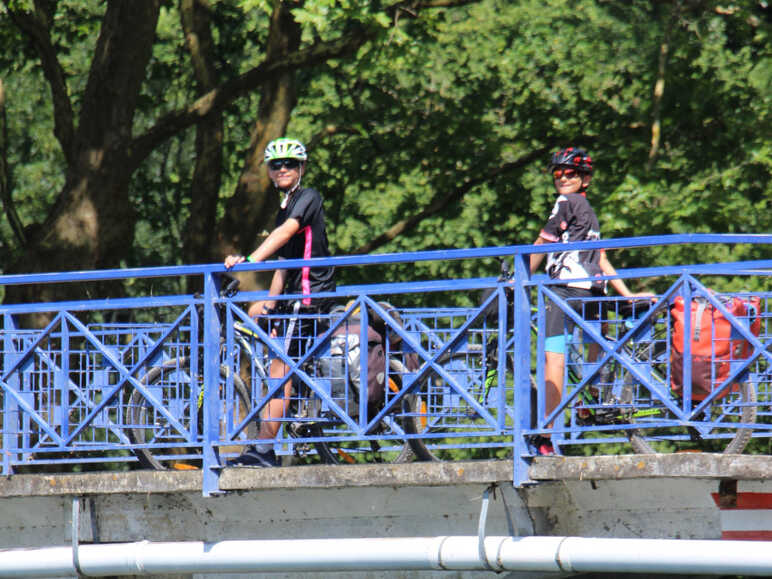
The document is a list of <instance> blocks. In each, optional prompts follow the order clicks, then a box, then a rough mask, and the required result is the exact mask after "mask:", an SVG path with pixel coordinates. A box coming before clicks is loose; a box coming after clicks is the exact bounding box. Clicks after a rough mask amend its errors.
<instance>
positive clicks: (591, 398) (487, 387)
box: [410, 265, 758, 460]
mask: <svg viewBox="0 0 772 579" xmlns="http://www.w3.org/2000/svg"><path fill="white" fill-rule="evenodd" d="M509 279H511V274H509V272H508V271H507V270H506V267H505V266H504V265H503V267H502V274H501V276H500V277H499V281H500V282H501V281H508V280H509ZM604 299H605V301H607V302H609V303H611V304H612V307H611V308H610V310H609V311H607V313H606V318H605V319H604V320H602V326H603V327H604V330H603V331H602V336H603V339H604V340H605V341H606V342H607V345H608V346H609V347H610V348H611V349H612V350H615V351H616V352H617V353H618V354H619V355H621V356H622V357H623V358H624V359H625V360H626V361H627V364H626V365H624V364H620V363H619V362H617V360H616V358H614V357H613V356H610V355H609V356H608V358H607V359H605V360H603V356H604V354H605V352H601V353H600V357H599V358H598V359H596V360H594V361H591V360H589V359H588V356H587V355H586V352H585V353H584V354H583V355H582V356H580V357H579V358H577V357H576V356H574V357H573V359H572V358H571V356H570V354H569V356H568V357H567V358H568V359H567V363H566V368H567V380H566V382H565V384H566V388H565V389H564V398H563V399H564V400H566V399H569V403H568V405H567V406H566V410H567V413H566V414H567V418H568V425H569V430H568V436H569V438H568V439H564V442H568V443H580V442H581V440H580V439H585V438H586V437H587V436H588V434H589V433H590V432H593V431H595V432H597V431H598V430H600V431H601V432H604V433H606V434H612V435H613V434H615V433H616V434H617V436H616V437H615V438H614V437H612V438H610V439H608V440H604V439H603V438H598V439H597V440H594V441H593V442H599V443H603V442H624V443H626V444H629V446H630V447H631V448H632V450H633V451H634V452H636V453H644V454H652V453H659V452H671V451H679V450H686V449H692V450H695V449H709V450H718V451H721V452H724V453H740V452H742V450H743V449H744V448H745V446H746V445H747V443H748V441H749V440H750V438H751V436H752V431H753V429H752V427H748V428H738V427H737V425H738V424H753V423H755V421H756V414H757V404H756V388H755V387H754V381H753V379H752V378H751V377H750V376H749V374H748V373H746V375H745V377H744V378H743V380H741V381H740V382H739V384H738V385H737V387H734V388H731V389H729V391H728V392H727V394H726V395H725V396H722V397H718V398H716V399H715V400H714V401H713V402H711V403H710V404H709V405H707V406H706V407H705V409H703V411H702V412H701V413H700V414H699V415H696V414H692V416H689V412H690V409H691V408H693V407H696V406H692V405H691V401H690V402H689V403H687V402H685V401H683V400H682V399H679V397H678V396H676V395H675V394H674V393H673V392H672V391H671V388H670V374H669V371H670V370H669V368H670V332H671V330H670V328H671V325H670V322H669V319H668V315H669V310H668V309H667V306H666V304H664V303H663V304H661V305H660V306H656V307H654V308H652V307H651V306H652V303H651V300H650V299H649V298H643V299H638V300H632V301H630V302H628V301H627V300H626V299H606V298H604ZM507 307H508V308H509V309H510V310H511V309H512V308H513V304H512V303H509V304H508V306H507ZM649 312H650V313H649ZM532 314H533V315H532V320H531V332H532V336H533V338H534V340H535V339H536V338H537V328H536V324H535V314H536V311H535V308H534V309H532ZM446 315H447V316H448V317H451V316H452V315H453V314H452V313H451V312H450V311H449V312H448V313H447V314H446ZM455 315H457V316H460V317H461V318H462V321H461V322H456V323H455V324H454V323H452V322H449V323H446V324H445V325H446V326H447V329H446V337H447V336H449V335H450V334H451V332H450V328H451V327H453V326H454V325H455V326H456V327H458V326H461V325H462V324H463V317H464V315H465V312H463V311H461V310H460V311H457V312H456V314H455ZM639 321H641V323H640V324H638V322H639ZM507 325H508V326H509V325H511V324H507ZM423 330H424V331H426V328H424V329H423ZM631 330H634V331H633V332H632V333H631V334H630V335H629V336H626V335H625V334H627V333H628V332H629V331H631ZM475 332H476V333H477V334H478V338H477V339H475V338H474V336H472V337H471V338H470V340H469V342H468V343H466V344H465V345H464V347H462V348H460V349H457V350H454V351H449V352H447V353H446V354H444V355H442V356H440V357H438V358H437V359H436V360H435V364H436V365H437V366H440V367H441V368H442V370H443V373H444V374H445V376H441V374H440V372H438V371H436V370H433V369H432V370H429V372H428V376H427V378H426V381H425V382H424V383H422V384H421V386H420V387H419V388H417V389H416V395H417V400H418V409H419V416H418V418H419V420H418V421H416V424H417V425H419V426H420V429H419V430H417V431H415V432H414V433H413V434H416V435H417V436H415V437H414V438H411V439H410V444H411V446H412V447H413V452H414V453H415V455H416V457H417V458H419V459H420V460H447V459H453V458H456V457H458V455H459V452H458V450H456V449H457V448H458V447H459V445H458V440H459V439H460V438H462V437H465V436H469V435H470V433H472V434H474V433H475V431H480V432H481V437H488V440H482V441H480V442H478V443H476V444H466V445H465V447H466V448H467V449H470V450H471V451H473V452H478V454H479V449H480V448H484V447H486V446H496V442H498V443H502V442H504V441H505V439H506V435H505V434H504V433H503V430H505V429H501V428H499V429H498V430H495V429H492V428H488V429H487V430H486V428H485V425H486V419H485V417H484V415H483V413H482V412H481V411H480V409H481V408H482V410H483V411H485V410H486V409H488V408H490V407H491V405H489V404H488V399H489V397H490V396H491V395H492V392H497V391H498V384H497V370H498V363H497V357H496V356H497V347H496V345H497V341H498V332H497V329H496V328H492V327H485V326H484V325H482V326H480V327H478V328H477V329H476V330H469V333H470V334H474V333H475ZM429 333H431V332H429ZM438 342H439V343H440V344H442V343H444V340H442V339H440V340H438ZM471 342H474V343H471ZM512 343H513V337H512V336H511V335H510V336H508V337H507V344H512ZM575 345H576V344H575V343H572V344H571V347H573V346H575ZM507 351H508V352H511V348H509V346H508V347H507ZM505 368H506V370H507V372H508V373H511V372H512V370H513V368H514V364H513V361H512V359H511V354H507V360H506V364H505ZM583 376H586V377H587V379H586V380H583ZM757 381H758V380H757ZM530 382H531V408H532V410H533V409H534V408H535V406H536V405H535V403H534V398H535V395H536V391H537V387H536V382H535V380H534V377H533V375H530ZM461 389H463V390H464V391H465V392H466V394H468V395H469V396H467V397H465V396H463V395H462V394H461V393H460V390H461ZM496 395H497V396H499V398H498V402H499V403H501V402H504V403H505V404H511V400H512V398H513V396H514V391H513V387H512V383H511V376H508V377H507V379H506V381H505V388H504V391H503V392H501V393H498V392H497V394H496ZM473 401H476V402H477V403H478V405H479V406H478V407H475V406H476V405H475V404H474V403H473ZM499 407H503V406H499ZM684 415H686V416H689V418H688V420H684V418H683V416H684ZM531 418H532V424H533V425H535V424H536V416H535V415H534V414H533V413H532V417H531ZM505 420H506V421H508V422H507V424H509V425H511V423H512V420H513V419H512V417H511V416H509V415H507V416H505ZM685 422H686V423H687V424H686V425H684V423H685ZM488 423H489V421H488ZM480 426H482V428H480ZM598 427H599V428H598ZM560 430H561V429H560V428H558V429H556V431H557V433H556V435H557V437H559V436H560V435H561V434H560ZM620 433H621V435H622V436H621V438H620V437H619V436H618V434H620ZM478 438H479V437H478ZM500 446H503V445H500ZM467 452H469V450H467ZM497 452H499V454H501V453H502V452H505V451H497Z"/></svg>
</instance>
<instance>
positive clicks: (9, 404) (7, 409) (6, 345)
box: [3, 314, 19, 475]
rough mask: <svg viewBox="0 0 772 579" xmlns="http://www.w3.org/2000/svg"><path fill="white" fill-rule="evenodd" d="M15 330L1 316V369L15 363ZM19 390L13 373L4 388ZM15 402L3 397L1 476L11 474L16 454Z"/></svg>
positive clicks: (9, 319) (12, 323) (8, 316)
mask: <svg viewBox="0 0 772 579" xmlns="http://www.w3.org/2000/svg"><path fill="white" fill-rule="evenodd" d="M15 330H16V322H15V321H14V319H13V316H12V315H11V314H3V368H10V367H12V366H13V364H14V363H15V362H16V360H15V359H14V358H15V357H16V355H15V354H14V352H15V348H14V346H13V338H12V333H13V332H14V331H15ZM14 386H16V390H19V373H18V372H14V373H13V374H11V375H10V376H8V378H6V386H4V388H5V387H8V388H13V387H14ZM17 408H18V406H17V405H16V400H15V399H14V397H13V396H9V395H8V393H5V395H4V396H3V474H4V475H10V474H13V467H12V466H11V456H12V455H15V453H16V442H15V441H16V440H17V437H16V436H14V429H15V427H16V424H17V421H18V415H17Z"/></svg>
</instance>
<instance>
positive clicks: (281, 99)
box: [218, 2, 301, 257]
mask: <svg viewBox="0 0 772 579" xmlns="http://www.w3.org/2000/svg"><path fill="white" fill-rule="evenodd" d="M286 4H287V3H285V2H276V3H275V5H274V11H273V15H272V17H271V27H270V30H269V34H268V46H267V48H266V61H268V62H272V61H274V60H277V59H279V58H281V57H282V56H285V55H288V54H291V53H293V52H295V51H296V50H297V49H298V47H299V46H300V33H301V30H300V26H299V25H298V24H297V22H295V20H294V18H293V17H292V14H291V13H290V11H289V8H288V6H287V5H286ZM295 82H296V81H295V71H294V70H288V71H286V72H283V73H282V74H280V75H276V76H274V77H272V78H271V79H270V80H269V81H268V82H266V83H265V84H264V85H263V91H262V96H261V98H260V106H259V108H258V111H257V122H256V123H255V126H254V128H253V131H252V138H251V142H250V145H249V150H248V151H247V156H246V159H245V161H244V168H243V170H242V172H241V177H240V178H239V182H238V185H237V186H236V191H235V193H234V194H233V196H232V197H231V198H230V199H229V201H228V204H227V206H226V210H225V215H224V217H223V219H222V222H221V224H220V226H219V231H220V235H221V237H220V244H219V248H218V249H219V252H220V254H221V257H224V256H225V255H226V254H228V253H246V252H248V251H252V250H253V249H255V248H256V247H257V244H258V242H259V237H260V234H261V233H262V232H263V231H264V230H266V229H267V230H270V229H272V228H273V223H274V216H275V215H276V211H277V210H278V207H279V200H278V196H277V195H275V194H274V192H273V184H272V183H271V181H270V179H269V178H268V174H267V172H266V170H265V164H264V162H263V151H264V150H265V147H266V145H268V143H269V142H270V141H272V140H273V139H276V138H278V137H282V136H284V132H285V130H286V129H287V124H288V123H289V120H290V116H291V114H292V109H293V108H294V107H295V103H296V101H297V97H296V92H295Z"/></svg>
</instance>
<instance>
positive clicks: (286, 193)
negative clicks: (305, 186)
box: [273, 165, 303, 209]
mask: <svg viewBox="0 0 772 579" xmlns="http://www.w3.org/2000/svg"><path fill="white" fill-rule="evenodd" d="M302 179H303V166H302V165H301V167H300V170H299V173H298V180H297V181H296V182H295V184H294V185H293V186H292V187H290V188H289V189H282V188H281V187H279V186H278V185H277V184H276V181H274V182H273V186H274V187H276V188H277V189H278V190H279V191H281V192H282V193H283V197H282V198H281V205H280V206H281V208H282V209H286V208H287V203H289V198H290V197H291V196H292V194H293V193H294V192H295V191H297V190H298V189H300V181H301V180H302Z"/></svg>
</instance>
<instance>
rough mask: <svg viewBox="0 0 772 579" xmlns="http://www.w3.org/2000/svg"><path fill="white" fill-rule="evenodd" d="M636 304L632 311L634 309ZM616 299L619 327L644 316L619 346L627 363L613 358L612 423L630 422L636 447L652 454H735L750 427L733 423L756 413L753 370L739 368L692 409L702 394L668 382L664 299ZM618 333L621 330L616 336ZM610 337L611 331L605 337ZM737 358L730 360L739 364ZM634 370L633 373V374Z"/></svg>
mask: <svg viewBox="0 0 772 579" xmlns="http://www.w3.org/2000/svg"><path fill="white" fill-rule="evenodd" d="M636 305H637V311H636ZM649 306H650V304H648V303H646V302H641V303H639V304H635V303H633V304H629V305H624V304H618V305H617V308H616V312H615V317H616V319H617V320H619V322H617V324H618V326H619V329H621V330H624V331H625V333H626V331H627V330H630V329H632V328H634V327H635V325H636V322H637V321H638V320H639V319H643V323H642V324H640V325H639V326H638V328H637V330H635V332H634V333H633V335H631V336H629V338H628V339H627V341H626V342H625V343H624V344H622V348H621V351H622V352H623V353H624V354H626V356H627V358H628V359H629V360H630V362H631V363H630V364H629V366H623V365H621V364H618V363H613V364H612V372H613V375H614V386H612V388H611V390H613V389H614V388H616V394H615V393H612V394H611V395H610V396H611V400H610V402H611V403H610V404H608V403H607V404H605V405H604V404H601V405H599V406H597V407H596V408H597V409H598V410H603V408H604V406H605V407H609V406H611V407H612V408H613V409H614V412H612V413H610V414H609V416H611V419H612V421H613V423H616V424H623V425H629V426H630V428H627V429H626V430H625V434H626V435H627V437H628V439H629V442H630V445H631V446H632V448H633V450H634V451H635V452H636V453H641V454H657V453H662V452H679V451H681V452H683V451H701V450H710V451H714V452H721V453H724V454H739V453H741V452H742V451H743V449H744V448H745V446H746V445H747V444H748V442H749V441H750V439H751V437H752V434H753V428H752V427H748V428H742V427H739V428H738V426H737V425H738V424H753V423H755V422H756V417H757V390H756V387H755V384H754V381H755V380H757V379H758V376H757V375H755V374H753V373H751V372H748V371H746V372H744V373H742V374H740V375H739V376H738V378H737V382H735V384H734V386H732V387H730V388H727V389H726V390H725V394H724V395H721V396H717V397H716V398H714V400H713V401H712V402H709V403H708V404H707V405H705V407H704V408H703V409H702V410H701V411H700V412H699V413H696V412H694V410H695V409H696V408H697V407H698V405H699V404H700V403H701V400H697V399H694V400H685V399H684V398H683V397H682V396H681V395H680V394H679V393H678V392H675V391H673V390H672V388H671V374H670V373H671V372H672V369H671V366H670V361H671V354H672V350H671V348H672V320H671V317H670V310H669V307H668V306H667V305H663V306H661V307H655V308H654V309H653V310H652V311H651V312H649ZM618 337H619V338H621V336H618ZM608 339H609V340H610V341H611V342H612V343H614V342H616V339H615V338H613V337H609V338H608ZM741 362H742V361H741V360H737V361H736V362H732V364H733V365H739V363H741ZM636 373H637V374H638V375H637V376H636Z"/></svg>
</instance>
